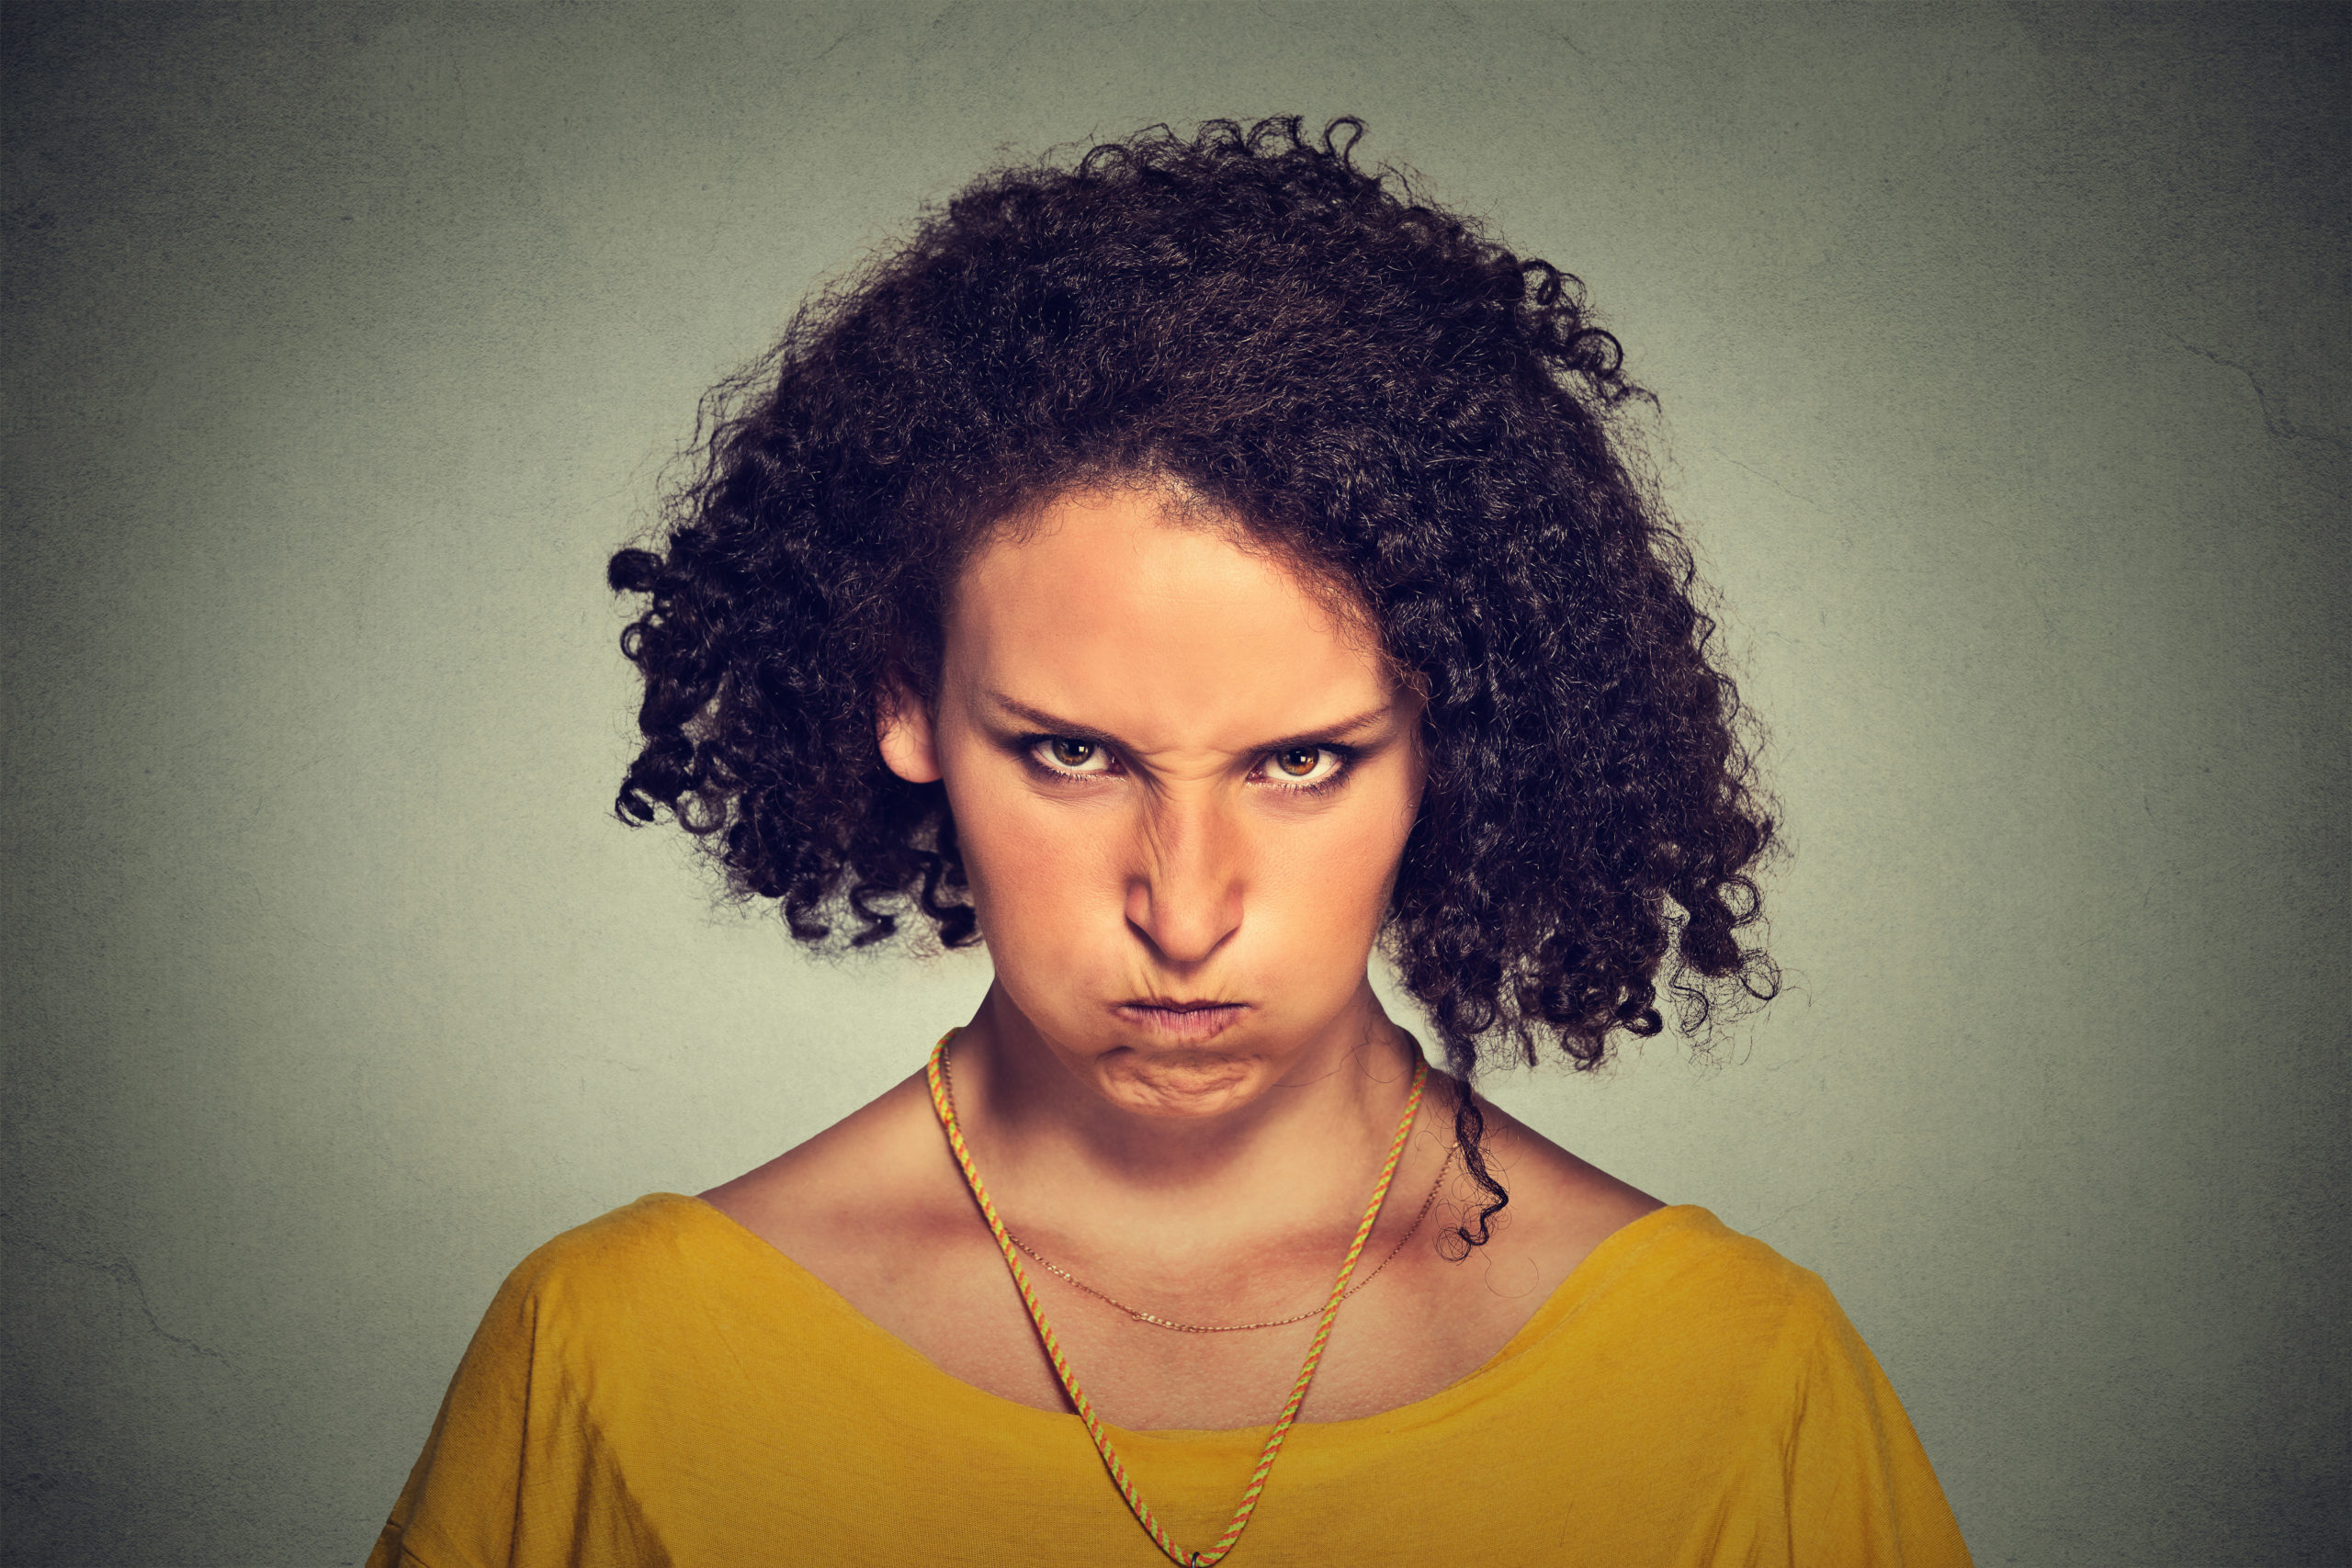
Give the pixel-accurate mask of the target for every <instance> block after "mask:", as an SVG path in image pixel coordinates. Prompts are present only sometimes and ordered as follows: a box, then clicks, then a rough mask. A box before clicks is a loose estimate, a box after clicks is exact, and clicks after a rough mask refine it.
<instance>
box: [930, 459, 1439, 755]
mask: <svg viewBox="0 0 2352 1568" xmlns="http://www.w3.org/2000/svg"><path fill="white" fill-rule="evenodd" d="M1332 598H1333V596H1332V595H1331V594H1330V592H1329V591H1328V590H1325V589H1324V588H1322V586H1321V585H1320V584H1319V583H1317V582H1316V581H1312V580H1310V579H1308V578H1306V577H1305V576H1303V575H1302V574H1301V573H1300V572H1299V571H1297V570H1295V568H1293V567H1292V566H1291V565H1290V564H1288V563H1287V562H1286V561H1284V560H1283V558H1282V557H1281V556H1280V555H1278V554H1276V553H1273V552H1270V551H1267V550H1263V549H1257V548H1247V547H1244V545H1243V544H1242V543H1241V542H1240V537H1239V536H1238V530H1236V529H1233V528H1231V527H1228V526H1221V525H1217V523H1216V520H1215V519H1213V518H1204V516H1203V515H1202V513H1200V510H1199V509H1198V508H1197V506H1185V507H1182V508H1181V509H1179V508H1171V506H1170V503H1169V500H1168V498H1167V497H1166V496H1165V495H1163V494H1160V493H1158V492H1155V491H1150V490H1146V489H1120V490H1112V491H1081V492H1077V493H1074V494H1070V495H1067V496H1064V497H1062V498H1060V499H1057V500H1055V501H1052V502H1047V503H1046V504H1045V505H1043V506H1041V507H1039V508H1038V509H1037V510H1036V511H1035V513H1033V514H1032V515H1031V516H1029V517H1027V518H1025V519H1024V520H1023V525H1022V526H1021V527H1020V528H1019V529H1017V530H1012V531H1007V532H1005V533H1002V534H1001V535H1000V536H997V537H996V538H995V539H993V540H992V541H991V542H989V544H988V545H986V546H984V547H982V548H981V549H980V550H979V551H978V554H976V555H975V556H974V558H972V559H971V560H970V562H969V563H968V564H967V566H966V568H965V570H964V571H963V573H962V574H961V576H960V578H959V579H958V581H957V583H956V592H955V594H954V597H953V601H952V603H951V605H950V608H949V613H948V626H947V663H948V669H947V670H946V671H944V674H945V677H946V680H947V682H949V683H950V684H951V685H956V686H961V687H964V688H966V689H967V691H968V692H970V693H971V694H980V693H986V694H991V695H992V697H995V698H1002V699H1009V700H1010V702H1011V703H1012V704H1013V705H1019V706H1023V707H1027V708H1030V709H1033V710H1038V711H1042V712H1045V713H1049V714H1052V715H1056V716H1060V717H1063V718H1066V719H1068V720H1069V721H1071V722H1072V723H1074V724H1079V725H1082V726H1084V727H1085V728H1090V729H1097V730H1100V731H1102V732H1103V733H1105V734H1110V735H1115V736H1116V737H1117V738H1118V739H1122V740H1125V741H1127V742H1130V743H1132V744H1135V745H1138V746H1154V745H1161V744H1165V745H1169V746H1177V747H1183V746H1193V745H1200V746H1221V745H1227V744H1230V745H1231V746H1234V747H1237V748H1238V747H1248V746H1253V745H1258V744H1261V743H1263V742H1265V741H1268V740H1271V739H1281V738H1285V737H1288V736H1293V735H1300V734H1305V733H1306V732H1309V731H1313V730H1317V729H1320V728H1326V727H1329V726H1331V725H1335V724H1337V723H1339V722H1340V721H1341V720H1344V719H1347V718H1350V717H1353V716H1359V715H1361V714H1363V713H1364V712H1365V711H1367V710H1369V709H1374V708H1385V706H1386V705H1388V704H1389V703H1390V702H1391V700H1392V699H1393V697H1394V694H1395V691H1394V686H1395V683H1394V682H1393V681H1392V680H1391V679H1390V676H1389V673H1388V669H1387V663H1386V661H1385V660H1384V659H1383V658H1382V657H1381V655H1380V653H1379V651H1378V649H1377V648H1376V647H1375V646H1374V644H1373V642H1372V639H1371V638H1370V637H1367V636H1366V635H1364V632H1363V629H1362V627H1361V626H1359V625H1357V624H1355V623H1354V622H1353V620H1352V618H1351V617H1347V616H1344V615H1342V614H1340V612H1339V610H1338V608H1337V606H1336V605H1335V604H1333V603H1332Z"/></svg>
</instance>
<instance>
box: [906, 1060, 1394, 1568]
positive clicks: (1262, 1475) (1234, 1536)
mask: <svg viewBox="0 0 2352 1568" xmlns="http://www.w3.org/2000/svg"><path fill="white" fill-rule="evenodd" d="M955 1038H956V1031H955V1030H952V1029H951V1030H949V1031H948V1032H946V1033H945V1034H944V1035H942V1036H940V1040H939V1043H938V1044H936V1045H934V1046H933V1047H932V1048H931V1062H930V1065H929V1066H926V1067H925V1068H924V1070H923V1076H924V1077H925V1079H926V1080H927V1081H928V1082H929V1084H930V1086H931V1106H932V1109H933V1111H936V1112H938V1115H939V1124H940V1126H941V1127H942V1128H943V1129H944V1131H945V1132H946V1134H947V1146H948V1147H949V1148H950V1149H952V1150H953V1151H954V1152H955V1155H956V1165H957V1166H958V1167H960V1168H962V1170H963V1172H964V1181H965V1184H966V1185H967V1186H968V1187H970V1188H971V1190H972V1200H973V1201H974V1202H976V1203H978V1205H979V1207H980V1213H981V1215H982V1217H983V1218H985V1219H986V1220H987V1221H988V1223H989V1234H990V1235H994V1236H995V1237H996V1245H997V1249H998V1250H999V1251H1001V1252H1002V1253H1003V1254H1004V1266H1005V1267H1006V1268H1007V1269H1011V1270H1012V1282H1013V1284H1014V1285H1015V1286H1017V1287H1018V1288H1019V1289H1020V1292H1021V1300H1022V1303H1023V1304H1024V1305H1026V1306H1027V1307H1028V1309H1029V1321H1030V1322H1032V1323H1034V1324H1035V1325H1036V1326H1037V1338H1038V1341H1039V1343H1041V1344H1043V1345H1044V1346H1045V1348H1046V1359H1048V1360H1050V1361H1051V1362H1053V1364H1054V1372H1055V1375H1057V1377H1059V1378H1060V1379H1061V1383H1062V1392H1063V1393H1067V1394H1069V1402H1070V1406H1071V1408H1073V1409H1075V1410H1076V1411H1077V1412H1078V1415H1079V1419H1080V1420H1081V1421H1083V1422H1084V1423H1085V1424H1086V1435H1087V1436H1088V1437H1090V1438H1093V1439H1094V1451H1095V1452H1096V1453H1098V1454H1101V1455H1102V1456H1103V1469H1105V1470H1107V1471H1109V1472H1110V1473H1111V1481H1112V1483H1113V1484H1114V1485H1116V1486H1117V1487H1118V1489H1119V1495H1120V1496H1121V1497H1122V1498H1124V1499H1125V1501H1126V1505H1127V1510H1128V1512H1130V1513H1132V1514H1134V1515H1135V1517H1136V1523H1137V1524H1139V1525H1141V1526H1143V1528H1144V1533H1145V1534H1147V1535H1148V1536H1150V1537H1151V1540H1152V1544H1154V1545H1155V1546H1157V1547H1159V1550H1160V1551H1163V1552H1165V1553H1167V1555H1168V1557H1169V1560H1170V1562H1175V1563H1176V1564H1178V1568H1213V1565H1214V1564H1215V1563H1216V1562H1221V1561H1223V1560H1224V1558H1225V1555H1226V1553H1227V1552H1229V1551H1232V1550H1233V1547H1234V1543H1235V1542H1236V1541H1238V1540H1240V1539H1241V1532H1242V1531H1243V1530H1244V1529H1247V1528H1248V1527H1249V1524H1250V1515H1252V1514H1253V1513H1255V1512H1257V1508H1258V1498H1259V1497H1260V1495H1262V1494H1263V1493H1264V1491H1265V1490H1266V1477H1267V1475H1268V1474H1269V1473H1270V1472H1272V1470H1273V1468H1274V1459H1275V1456H1277V1455H1278V1454H1280V1453H1281V1452H1282V1450H1283V1438H1287V1437H1288V1436H1289V1435H1290V1429H1291V1426H1292V1424H1293V1423H1294V1422H1295V1421H1296V1420H1297V1419H1298V1407H1299V1406H1300V1405H1301V1404H1304V1403H1305V1402H1306V1389H1307V1385H1308V1384H1310V1383H1312V1382H1314V1381H1315V1369H1316V1368H1317V1366H1318V1365H1319V1364H1321V1362H1322V1359H1323V1346H1324V1343H1325V1342H1326V1341H1327V1340H1329V1338H1330V1337H1331V1322H1332V1320H1333V1319H1334V1318H1336V1317H1337V1316H1338V1315H1339V1312H1340V1302H1341V1301H1342V1300H1343V1299H1345V1297H1346V1296H1347V1293H1348V1277H1349V1276H1350V1275H1351V1274H1352V1273H1354V1272H1355V1267H1356V1259H1357V1258H1361V1257H1363V1244H1364V1242H1365V1241H1366V1239H1367V1238H1369V1237H1370V1236H1371V1235H1372V1227H1373V1225H1374V1224H1375V1223H1377V1222H1378V1220H1379V1218H1380V1205H1381V1203H1382V1201H1384V1200H1385V1199H1386V1198H1387V1196H1388V1184H1389V1182H1390V1181H1391V1180H1393V1179H1395V1178H1396V1175H1397V1162H1398V1161H1399V1160H1400V1159H1402V1158H1403V1157H1404V1154H1405V1140H1406V1139H1407V1138H1408V1136H1409V1135H1410V1134H1412V1131H1413V1117H1414V1114H1415V1112H1417V1111H1419V1110H1420V1106H1421V1090H1422V1089H1423V1088H1424V1087H1425V1086H1426V1085H1427V1084H1428V1082H1429V1076H1430V1068H1429V1064H1428V1063H1427V1062H1417V1063H1415V1064H1414V1066H1413V1087H1412V1092H1411V1093H1409V1094H1408V1095H1407V1096H1406V1098H1405V1114H1404V1116H1403V1117H1402V1118H1401V1119H1399V1121H1398V1122H1397V1136H1396V1137H1395V1138H1394V1139H1392V1140H1391V1141H1390V1143H1389V1145H1388V1158H1387V1159H1386V1160H1385V1162H1384V1163H1383V1164H1382V1166H1381V1168H1380V1179H1379V1180H1378V1181H1376V1182H1375V1183H1374V1185H1373V1190H1372V1201H1371V1202H1370V1203H1368V1204H1366V1205H1365V1207H1364V1212H1363V1223H1362V1224H1359V1225H1357V1226H1356V1235H1355V1239H1354V1240H1353V1241H1352V1242H1351V1243H1349V1244H1348V1255H1347V1257H1346V1258H1344V1259H1343V1260H1341V1262H1340V1278H1339V1280H1337V1282H1335V1283H1334V1284H1333V1285H1332V1287H1331V1296H1330V1299H1329V1301H1328V1302H1326V1303H1324V1306H1323V1314H1322V1317H1321V1319H1320V1320H1319V1321H1318V1322H1317V1324H1316V1325H1315V1340H1314V1343H1313V1344H1311V1345H1309V1346H1308V1347H1307V1348H1306V1362H1305V1363H1304V1364H1303V1365H1301V1366H1300V1368H1299V1369H1298V1379H1297V1381H1296V1382H1294V1383H1293V1384H1292V1385H1291V1391H1290V1398H1289V1399H1287V1400H1285V1401H1284V1402H1283V1409H1282V1415H1281V1416H1278V1417H1277V1418H1276V1419H1275V1421H1274V1427H1273V1430H1272V1431H1271V1432H1269V1433H1268V1434H1267V1435H1266V1446H1265V1448H1264V1449H1263V1450H1261V1452H1260V1453H1259V1455H1258V1468H1257V1469H1256V1470H1254V1471H1252V1472H1250V1483H1249V1484H1248V1485H1247V1486H1246V1487H1244V1488H1243V1489H1242V1493H1241V1502H1240V1504H1239V1506H1237V1507H1236V1508H1235V1509H1234V1510H1233V1518H1232V1520H1231V1522H1230V1523H1228V1524H1227V1526H1226V1527H1225V1533H1224V1534H1223V1535H1221V1536H1219V1537H1218V1538H1217V1540H1216V1545H1214V1546H1212V1547H1210V1548H1209V1549H1208V1550H1207V1551H1186V1550H1185V1549H1184V1548H1182V1547H1181V1546H1178V1545H1177V1544H1176V1542H1175V1540H1173V1539H1172V1538H1171V1537H1170V1535H1169V1533H1168V1530H1167V1528H1166V1527H1165V1526H1163V1525H1162V1524H1160V1522H1159V1518H1158V1517H1157V1516H1155V1515H1154V1514H1153V1513H1152V1511H1151V1508H1150V1506H1149V1505H1148V1504H1146V1503H1145V1502H1144V1500H1143V1495H1142V1494H1141V1493H1140V1492H1139V1491H1137V1490H1136V1482H1135V1476H1134V1475H1133V1473H1132V1472H1129V1471H1128V1469H1127V1465H1126V1461H1125V1460H1123V1459H1121V1458H1120V1457H1119V1450H1117V1449H1116V1448H1114V1446H1113V1445H1112V1442H1111V1439H1110V1438H1109V1437H1108V1436H1107V1435H1106V1434H1105V1432H1104V1430H1103V1418H1102V1417H1101V1416H1098V1415H1096V1414H1095V1413H1094V1406H1093V1404H1091V1402H1090V1401H1089V1400H1088V1399H1087V1397H1086V1394H1085V1392H1084V1391H1083V1390H1081V1389H1080V1387H1079V1386H1078V1377H1077V1374H1076V1373H1074V1372H1072V1371H1070V1366H1069V1358H1068V1357H1067V1356H1065V1355H1063V1354H1062V1348H1061V1344H1060V1341H1058V1340H1057V1339H1056V1338H1055V1337H1054V1326H1053V1325H1052V1324H1050V1323H1048V1322H1046V1311H1045V1308H1043V1307H1041V1306H1039V1305H1038V1304H1037V1290H1036V1287H1035V1285H1033V1284H1031V1283H1030V1281H1029V1270H1028V1269H1025V1268H1023V1266H1022V1262H1021V1251H1020V1249H1019V1248H1018V1247H1015V1246H1014V1244H1013V1240H1012V1234H1011V1233H1010V1232H1008V1231H1007V1230H1006V1229H1005V1228H1004V1221H1003V1220H1001V1219H1000V1218H998V1216H997V1212H996V1203H995V1201H993V1200H992V1199H990V1198H989V1190H988V1188H987V1187H986V1186H984V1185H983V1184H982V1183H981V1181H980V1172H979V1168H978V1166H976V1165H974V1164H973V1163H972V1151H971V1149H970V1148H969V1147H968V1146H967V1145H966V1144H965V1142H964V1130H963V1128H961V1127H960V1126H958V1125H957V1124H956V1102H955V1100H953V1099H951V1098H950V1097H949V1095H948V1092H947V1083H946V1078H945V1072H944V1069H945V1066H946V1062H947V1043H948V1042H949V1041H951V1040H953V1039H955Z"/></svg>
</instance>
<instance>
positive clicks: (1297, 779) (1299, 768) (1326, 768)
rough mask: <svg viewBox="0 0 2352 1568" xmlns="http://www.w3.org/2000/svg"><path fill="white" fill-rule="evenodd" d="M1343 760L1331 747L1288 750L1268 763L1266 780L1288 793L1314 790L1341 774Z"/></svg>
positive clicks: (1272, 757)
mask: <svg viewBox="0 0 2352 1568" xmlns="http://www.w3.org/2000/svg"><path fill="white" fill-rule="evenodd" d="M1262 772H1263V773H1264V776H1265V777H1266V778H1268V779H1269V780H1271V781H1272V782H1273V783H1275V784H1280V785H1282V786H1283V788H1285V789H1312V788H1313V787H1314V786H1316V785H1317V784H1324V783H1327V782H1329V780H1330V779H1332V778H1333V777H1335V776H1337V775H1338V773H1339V772H1340V754H1339V753H1338V752H1337V751H1334V750H1331V749H1330V748H1329V747H1328V746H1285V747H1283V749H1282V750H1279V751H1276V752H1274V753H1272V755H1270V756H1269V757H1268V758H1267V759H1266V765H1265V767H1264V769H1263V770H1262Z"/></svg>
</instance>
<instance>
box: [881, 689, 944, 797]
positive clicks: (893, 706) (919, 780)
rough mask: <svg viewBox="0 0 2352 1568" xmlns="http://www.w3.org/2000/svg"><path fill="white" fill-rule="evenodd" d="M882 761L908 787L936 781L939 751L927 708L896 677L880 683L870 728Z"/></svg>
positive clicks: (937, 778)
mask: <svg viewBox="0 0 2352 1568" xmlns="http://www.w3.org/2000/svg"><path fill="white" fill-rule="evenodd" d="M874 730H875V739H876V740H877V741H878V742H879V743H880V744H881V748H882V761H883V764H884V765H885V766H887V767H888V769H889V770H890V771H891V772H892V773H896V774H898V775H899V777H900V778H902V779H904V780H906V781H907V782H908V783H909V784H936V783H938V782H939V748H938V745H937V743H936V742H935V740H934V739H933V730H932V722H931V709H930V708H929V707H928V706H926V705H924V703H923V701H922V698H920V697H918V696H916V695H915V694H914V693H913V692H911V691H910V690H909V689H908V688H907V684H906V682H904V681H902V680H900V679H899V677H897V676H896V675H893V676H890V677H889V678H888V679H887V680H885V681H884V682H882V703H881V712H880V714H879V715H878V716H876V720H875V725H874Z"/></svg>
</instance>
